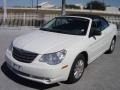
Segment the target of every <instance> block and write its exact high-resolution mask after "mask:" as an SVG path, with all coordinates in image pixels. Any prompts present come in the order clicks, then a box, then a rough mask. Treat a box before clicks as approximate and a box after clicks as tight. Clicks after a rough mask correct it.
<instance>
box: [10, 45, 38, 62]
mask: <svg viewBox="0 0 120 90" xmlns="http://www.w3.org/2000/svg"><path fill="white" fill-rule="evenodd" d="M12 55H13V57H14V58H15V59H16V60H18V61H20V62H25V63H31V62H32V61H33V60H34V59H35V58H36V57H37V55H38V54H36V53H33V52H29V51H25V50H22V49H19V48H16V47H13V52H12Z"/></svg>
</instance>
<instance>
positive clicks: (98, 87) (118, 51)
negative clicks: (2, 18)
mask: <svg viewBox="0 0 120 90" xmlns="http://www.w3.org/2000/svg"><path fill="white" fill-rule="evenodd" d="M29 32H32V31H30V30H26V31H25V30H24V31H23V30H0V90H44V89H46V90H120V36H118V38H117V43H116V48H115V51H114V52H113V53H112V54H103V55H102V56H100V57H99V58H98V59H96V60H95V61H94V62H92V63H91V64H89V65H88V67H87V68H86V70H85V72H84V74H83V76H82V78H81V79H80V80H79V81H78V82H77V83H74V84H64V83H62V82H61V83H56V84H51V85H44V84H41V83H38V82H33V81H30V80H26V79H23V78H21V77H18V76H16V75H15V74H14V73H12V72H11V71H10V70H9V69H8V68H7V67H6V64H5V59H4V55H5V51H6V49H7V48H8V46H9V45H10V42H11V41H12V40H13V39H14V38H15V37H17V36H19V35H22V34H25V33H29Z"/></svg>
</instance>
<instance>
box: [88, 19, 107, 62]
mask: <svg viewBox="0 0 120 90" xmlns="http://www.w3.org/2000/svg"><path fill="white" fill-rule="evenodd" d="M93 27H94V28H96V30H100V31H101V33H102V34H101V35H98V36H91V37H89V46H88V52H89V62H92V61H93V60H95V59H96V58H97V57H99V56H100V55H101V54H102V53H104V52H105V48H106V47H105V45H106V40H107V38H106V30H103V28H102V26H101V20H100V19H95V20H93V22H92V26H91V30H90V33H91V32H92V28H93Z"/></svg>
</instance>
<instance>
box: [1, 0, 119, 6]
mask: <svg viewBox="0 0 120 90" xmlns="http://www.w3.org/2000/svg"><path fill="white" fill-rule="evenodd" d="M6 1H7V6H32V0H6ZM36 1H37V0H33V4H34V5H36ZM44 1H47V2H49V3H51V4H55V5H57V6H60V5H61V1H62V0H39V3H41V2H44ZM89 1H91V0H66V3H67V4H79V3H81V4H83V5H86V3H87V2H89ZM99 1H104V2H105V3H106V4H107V5H111V6H117V7H120V0H99ZM0 6H3V0H0Z"/></svg>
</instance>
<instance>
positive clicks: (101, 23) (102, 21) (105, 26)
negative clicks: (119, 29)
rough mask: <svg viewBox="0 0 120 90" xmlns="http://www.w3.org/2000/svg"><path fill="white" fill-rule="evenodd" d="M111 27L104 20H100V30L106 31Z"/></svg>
mask: <svg viewBox="0 0 120 90" xmlns="http://www.w3.org/2000/svg"><path fill="white" fill-rule="evenodd" d="M108 26H109V24H108V22H107V21H105V20H104V19H100V29H101V30H104V29H105V28H107V27H108Z"/></svg>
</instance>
